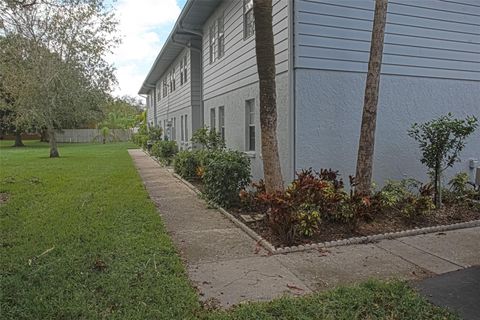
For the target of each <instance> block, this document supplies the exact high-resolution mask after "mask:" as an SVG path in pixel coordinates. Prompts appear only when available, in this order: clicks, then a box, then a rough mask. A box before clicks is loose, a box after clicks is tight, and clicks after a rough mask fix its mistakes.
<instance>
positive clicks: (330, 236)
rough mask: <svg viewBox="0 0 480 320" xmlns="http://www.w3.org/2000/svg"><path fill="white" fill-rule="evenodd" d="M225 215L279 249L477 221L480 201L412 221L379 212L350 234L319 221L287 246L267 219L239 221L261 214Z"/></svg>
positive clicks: (234, 211) (232, 210) (448, 207)
mask: <svg viewBox="0 0 480 320" xmlns="http://www.w3.org/2000/svg"><path fill="white" fill-rule="evenodd" d="M188 182H190V183H191V184H192V185H193V186H194V187H195V188H197V189H198V190H199V191H200V192H203V190H204V186H203V184H202V182H201V180H199V179H191V180H190V179H189V180H188ZM228 211H229V212H230V213H231V214H232V215H233V216H235V218H237V219H238V220H240V221H241V222H242V223H244V224H245V225H247V226H248V227H249V228H250V229H252V230H253V231H255V232H256V233H257V234H258V235H260V236H261V237H262V238H264V239H265V240H267V241H268V242H270V243H271V244H272V245H273V246H275V247H277V248H280V247H286V246H291V245H302V244H313V243H321V242H326V241H334V240H342V239H348V238H352V237H363V236H370V235H376V234H383V233H388V232H398V231H404V230H410V229H415V228H425V227H433V226H440V225H449V224H454V223H460V222H468V221H473V220H480V201H478V200H475V202H473V201H472V202H470V201H468V202H465V203H462V204H456V205H445V206H444V207H443V208H442V209H438V210H434V211H431V212H430V213H428V214H427V215H425V216H421V217H415V218H406V217H404V216H402V214H401V213H398V212H392V211H390V212H382V213H379V214H376V215H374V216H372V217H371V219H370V220H369V221H360V222H359V224H358V226H357V228H356V229H355V230H351V227H350V226H348V225H346V224H342V223H334V222H328V221H322V223H321V224H320V226H319V229H318V230H317V232H316V233H315V234H314V235H313V236H312V237H302V236H297V237H296V239H295V241H294V242H293V243H292V244H288V245H287V244H286V243H283V242H282V239H281V238H279V237H278V236H277V235H276V234H274V233H272V231H271V230H270V228H269V227H268V224H267V221H266V219H264V220H261V221H256V222H246V221H245V220H244V219H243V218H242V215H250V216H255V215H258V214H259V213H261V212H248V211H244V210H242V209H241V208H229V209H228Z"/></svg>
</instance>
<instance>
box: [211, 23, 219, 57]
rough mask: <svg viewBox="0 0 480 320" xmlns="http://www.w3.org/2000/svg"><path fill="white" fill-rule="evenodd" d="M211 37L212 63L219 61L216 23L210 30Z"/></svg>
mask: <svg viewBox="0 0 480 320" xmlns="http://www.w3.org/2000/svg"><path fill="white" fill-rule="evenodd" d="M209 35H210V63H213V62H215V60H216V59H217V24H216V23H215V22H214V23H212V25H211V26H210V29H209Z"/></svg>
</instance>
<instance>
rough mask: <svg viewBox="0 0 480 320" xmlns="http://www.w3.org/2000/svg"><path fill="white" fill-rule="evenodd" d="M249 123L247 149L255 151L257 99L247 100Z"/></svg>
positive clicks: (247, 121)
mask: <svg viewBox="0 0 480 320" xmlns="http://www.w3.org/2000/svg"><path fill="white" fill-rule="evenodd" d="M245 111H246V123H247V128H246V129H247V145H246V147H247V151H255V100H253V99H252V100H247V101H246V102H245Z"/></svg>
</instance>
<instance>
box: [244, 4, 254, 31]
mask: <svg viewBox="0 0 480 320" xmlns="http://www.w3.org/2000/svg"><path fill="white" fill-rule="evenodd" d="M254 34H255V18H254V17H253V0H243V38H244V39H247V38H250V37H251V36H253V35H254Z"/></svg>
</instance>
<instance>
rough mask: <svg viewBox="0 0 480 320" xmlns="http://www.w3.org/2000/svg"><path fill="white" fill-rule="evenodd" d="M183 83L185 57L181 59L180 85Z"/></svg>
mask: <svg viewBox="0 0 480 320" xmlns="http://www.w3.org/2000/svg"><path fill="white" fill-rule="evenodd" d="M182 84H183V58H182V59H181V60H180V85H182Z"/></svg>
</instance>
